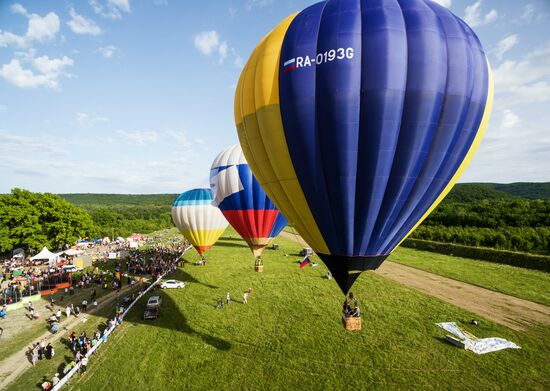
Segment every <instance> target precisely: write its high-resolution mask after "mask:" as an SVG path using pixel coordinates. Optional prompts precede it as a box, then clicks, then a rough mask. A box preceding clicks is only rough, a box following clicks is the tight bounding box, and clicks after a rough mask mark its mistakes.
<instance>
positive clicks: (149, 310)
mask: <svg viewBox="0 0 550 391" xmlns="http://www.w3.org/2000/svg"><path fill="white" fill-rule="evenodd" d="M159 316H160V308H159V307H149V306H148V307H146V308H145V312H144V313H143V319H144V320H147V319H156V318H158V317H159Z"/></svg>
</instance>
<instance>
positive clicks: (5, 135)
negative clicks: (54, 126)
mask: <svg viewBox="0 0 550 391" xmlns="http://www.w3.org/2000/svg"><path fill="white" fill-rule="evenodd" d="M2 150H3V152H6V151H14V150H15V151H34V152H36V151H38V152H44V153H48V154H53V155H58V154H65V153H66V150H65V147H64V144H63V142H62V141H58V140H56V139H53V138H51V137H47V136H41V135H33V136H32V137H26V136H21V135H19V134H13V133H11V132H9V131H7V130H5V129H0V151H2Z"/></svg>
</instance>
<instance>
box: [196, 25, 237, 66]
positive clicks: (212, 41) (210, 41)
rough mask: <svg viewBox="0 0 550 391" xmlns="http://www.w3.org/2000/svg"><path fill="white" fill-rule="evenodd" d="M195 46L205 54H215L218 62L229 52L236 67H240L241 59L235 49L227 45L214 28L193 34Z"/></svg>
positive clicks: (223, 59) (222, 60)
mask: <svg viewBox="0 0 550 391" xmlns="http://www.w3.org/2000/svg"><path fill="white" fill-rule="evenodd" d="M193 43H194V45H195V48H197V50H198V51H199V52H201V53H202V54H204V55H205V56H211V55H217V57H218V64H220V65H221V64H223V62H224V61H225V60H226V58H227V57H228V55H229V54H231V56H232V57H233V63H234V64H235V66H237V67H242V59H241V58H240V57H239V55H238V54H237V52H236V51H235V49H233V48H231V47H229V45H228V44H227V41H222V40H221V38H220V35H219V34H218V32H217V31H215V30H210V31H202V32H200V33H198V34H195V35H194V36H193Z"/></svg>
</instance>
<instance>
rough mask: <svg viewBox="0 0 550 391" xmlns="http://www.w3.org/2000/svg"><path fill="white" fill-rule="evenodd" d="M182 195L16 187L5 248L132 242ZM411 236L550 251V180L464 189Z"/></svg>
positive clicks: (166, 223)
mask: <svg viewBox="0 0 550 391" xmlns="http://www.w3.org/2000/svg"><path fill="white" fill-rule="evenodd" d="M176 196H177V194H145V195H133V194H61V195H59V196H56V195H52V194H47V193H45V194H40V193H31V192H28V191H25V190H19V189H14V191H12V193H11V194H5V195H0V204H2V205H0V206H2V208H1V209H0V233H1V234H2V235H0V236H2V238H1V244H0V251H9V250H11V249H13V248H16V247H19V246H24V247H29V248H36V247H40V243H44V244H47V245H52V246H60V245H63V244H65V243H70V242H71V241H74V240H76V239H77V238H78V237H79V236H89V237H105V236H109V237H113V236H114V237H117V236H123V237H126V236H128V235H131V234H132V233H149V232H152V231H156V230H159V229H162V228H167V227H172V226H173V224H172V219H171V204H172V202H173V200H174V199H175V198H176ZM33 205H34V211H31V209H33ZM27 209H28V210H27ZM56 219H59V222H56V221H57V220H56ZM75 219H77V220H80V221H81V224H79V223H78V221H75ZM71 227H72V228H71ZM54 233H55V234H54ZM411 237H412V238H416V239H424V240H431V241H437V242H445V243H456V244H464V245H469V246H483V247H492V248H498V249H505V250H513V251H524V252H534V253H540V254H550V183H514V184H494V183H479V184H478V183H476V184H458V185H456V186H455V187H454V188H453V190H452V191H451V192H450V193H449V195H448V196H447V197H446V198H445V200H444V201H443V202H442V203H441V204H440V205H439V206H438V207H437V208H436V209H435V210H434V212H433V213H432V214H431V215H430V216H429V217H428V218H427V219H426V220H425V221H424V222H423V223H422V225H421V226H420V227H418V228H417V229H416V230H415V231H414V232H413V234H412V236H411Z"/></svg>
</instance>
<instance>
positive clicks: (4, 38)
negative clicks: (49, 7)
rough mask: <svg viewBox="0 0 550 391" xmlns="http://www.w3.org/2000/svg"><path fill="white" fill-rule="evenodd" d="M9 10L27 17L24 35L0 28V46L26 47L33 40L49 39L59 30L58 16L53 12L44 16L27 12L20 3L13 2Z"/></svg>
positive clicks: (42, 40) (43, 40)
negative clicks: (27, 21) (27, 22)
mask: <svg viewBox="0 0 550 391" xmlns="http://www.w3.org/2000/svg"><path fill="white" fill-rule="evenodd" d="M11 11H12V12H13V13H17V14H23V15H25V16H26V17H27V18H28V19H29V24H28V26H27V31H26V33H25V35H17V34H13V33H11V32H9V31H2V30H0V47H6V46H10V45H13V46H18V47H26V46H28V45H29V44H31V43H33V42H45V41H48V40H51V39H53V38H54V37H55V35H56V34H57V33H58V31H59V25H60V22H59V17H58V16H57V14H56V13H55V12H50V13H48V14H47V15H46V16H43V17H42V16H40V15H37V14H29V13H27V10H26V9H25V8H24V7H23V6H21V5H20V4H14V5H13V6H12V7H11Z"/></svg>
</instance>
